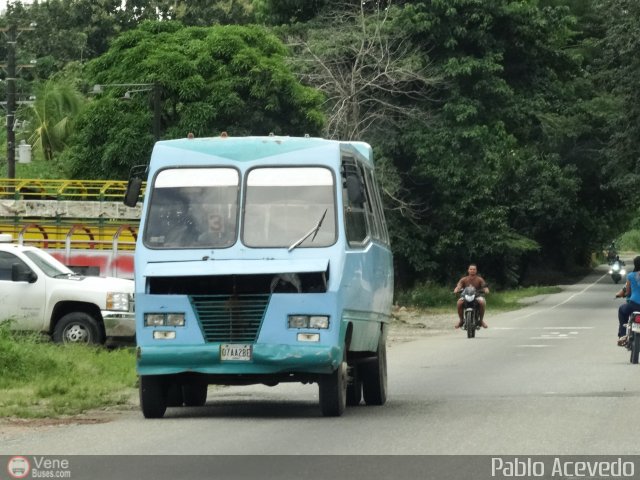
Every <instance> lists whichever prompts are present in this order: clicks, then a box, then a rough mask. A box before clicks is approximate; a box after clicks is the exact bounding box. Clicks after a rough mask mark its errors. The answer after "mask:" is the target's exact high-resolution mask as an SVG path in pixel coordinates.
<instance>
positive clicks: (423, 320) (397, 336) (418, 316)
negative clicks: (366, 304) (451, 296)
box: [387, 307, 457, 345]
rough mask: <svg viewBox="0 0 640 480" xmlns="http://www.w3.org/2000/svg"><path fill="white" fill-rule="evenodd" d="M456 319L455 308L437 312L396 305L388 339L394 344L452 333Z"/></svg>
mask: <svg viewBox="0 0 640 480" xmlns="http://www.w3.org/2000/svg"><path fill="white" fill-rule="evenodd" d="M456 320H457V314H456V312H455V310H454V311H452V312H451V313H442V314H436V313H425V312H422V311H420V310H416V309H412V308H407V307H396V308H394V310H393V312H392V321H391V325H390V328H389V334H388V338H387V341H388V343H389V344H390V345H393V344H394V343H402V342H410V341H412V340H416V339H417V338H420V337H425V336H433V335H443V334H445V333H452V332H453V331H454V328H453V326H454V325H455V323H456Z"/></svg>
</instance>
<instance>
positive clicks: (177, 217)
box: [125, 134, 393, 418]
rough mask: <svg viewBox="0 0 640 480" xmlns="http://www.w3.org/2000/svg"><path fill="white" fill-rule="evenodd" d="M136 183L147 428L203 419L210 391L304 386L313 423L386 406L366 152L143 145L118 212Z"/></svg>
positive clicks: (359, 146)
mask: <svg viewBox="0 0 640 480" xmlns="http://www.w3.org/2000/svg"><path fill="white" fill-rule="evenodd" d="M143 172H144V173H143ZM143 181H146V189H145V194H144V203H143V207H142V215H141V219H140V231H139V234H138V238H137V243H136V250H135V262H134V276H135V298H136V308H135V315H136V341H137V364H136V368H137V373H138V375H139V376H140V405H141V409H142V413H143V415H144V416H145V417H147V418H159V417H162V416H164V414H165V412H166V409H167V407H172V406H202V405H204V404H205V403H206V400H207V394H208V386H209V385H251V384H265V385H269V386H275V385H277V384H278V383H280V382H301V383H307V384H313V383H316V384H318V392H319V404H320V411H321V413H322V414H323V415H324V416H340V415H342V414H343V412H344V410H345V407H346V406H347V405H349V406H352V405H358V404H360V403H361V402H362V401H363V400H364V403H365V404H367V405H382V404H384V403H385V401H386V398H387V361H386V336H387V330H388V327H389V321H390V314H391V304H392V298H393V261H392V255H391V250H390V247H389V234H388V231H387V226H386V224H385V219H384V212H383V206H382V202H381V196H380V190H379V187H378V185H377V183H376V179H375V175H374V165H373V156H372V149H371V147H370V146H369V145H368V144H366V143H364V142H346V141H335V140H327V139H321V138H311V137H304V138H303V137H284V136H264V137H231V136H227V135H226V134H223V135H221V136H220V137H215V138H193V137H192V136H191V135H190V136H189V138H184V139H175V140H163V141H159V142H157V143H156V144H155V146H154V149H153V152H152V155H151V160H150V163H149V165H148V166H145V167H144V168H142V169H139V170H136V169H133V170H132V176H131V178H130V180H129V185H128V188H127V192H126V194H125V204H127V205H129V206H133V205H135V204H136V202H137V201H138V198H139V195H140V191H141V186H142V183H143ZM212 391H213V390H212Z"/></svg>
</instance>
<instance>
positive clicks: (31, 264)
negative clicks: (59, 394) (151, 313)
mask: <svg viewBox="0 0 640 480" xmlns="http://www.w3.org/2000/svg"><path fill="white" fill-rule="evenodd" d="M11 242H12V237H11V235H8V234H0V322H4V321H10V322H11V328H12V329H14V330H31V331H38V332H43V333H46V334H49V335H50V336H51V337H52V339H53V341H54V342H59V343H92V344H102V343H105V342H106V341H109V342H130V341H133V340H135V320H134V314H133V290H134V289H133V281H132V280H127V279H124V278H114V277H85V276H81V275H77V274H75V273H74V272H73V271H72V270H70V269H69V268H67V267H66V266H65V265H64V264H62V263H61V262H59V261H58V260H56V259H55V258H54V257H52V256H51V255H49V254H48V253H47V252H45V251H44V250H41V249H39V248H36V247H30V246H26V245H18V244H14V243H11Z"/></svg>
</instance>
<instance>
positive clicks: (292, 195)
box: [242, 167, 336, 249]
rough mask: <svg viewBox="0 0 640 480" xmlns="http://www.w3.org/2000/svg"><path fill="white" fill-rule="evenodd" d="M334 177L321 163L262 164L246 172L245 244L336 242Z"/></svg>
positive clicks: (301, 245)
mask: <svg viewBox="0 0 640 480" xmlns="http://www.w3.org/2000/svg"><path fill="white" fill-rule="evenodd" d="M334 185H335V181H334V177H333V175H332V173H331V171H330V170H329V169H327V168H323V167H263V168H254V169H252V170H250V171H249V173H248V175H247V191H246V196H245V206H244V207H245V208H244V219H243V220H244V221H243V225H244V230H243V234H242V241H243V243H244V244H245V245H247V246H248V247H263V248H264V247H274V248H277V247H284V248H289V249H293V248H304V247H326V246H329V245H333V244H334V243H335V241H336V220H335V215H336V213H335V186H334Z"/></svg>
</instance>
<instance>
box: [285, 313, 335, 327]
mask: <svg viewBox="0 0 640 480" xmlns="http://www.w3.org/2000/svg"><path fill="white" fill-rule="evenodd" d="M289 328H323V329H326V328H329V317H328V316H327V315H289Z"/></svg>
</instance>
